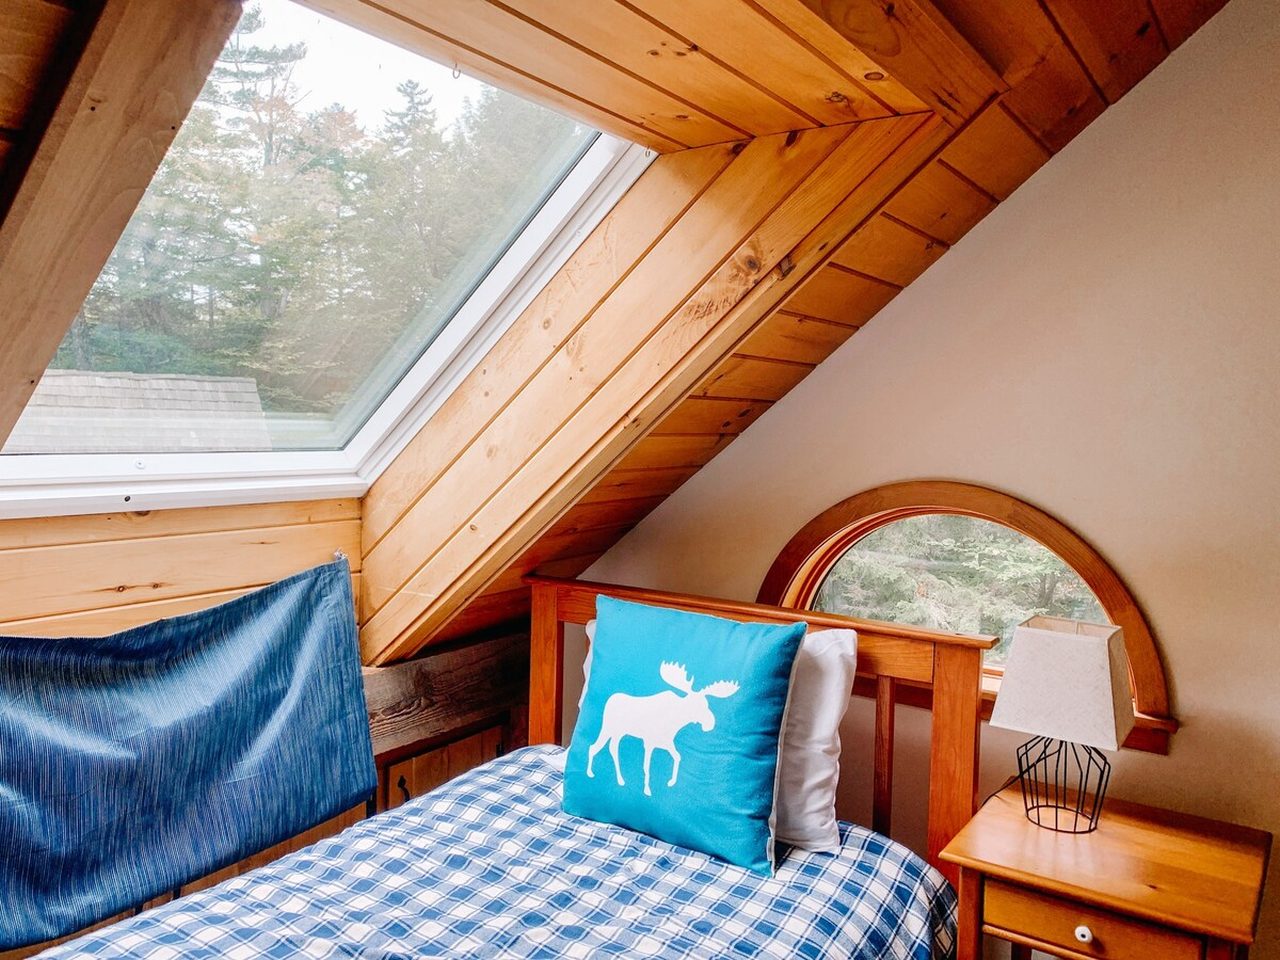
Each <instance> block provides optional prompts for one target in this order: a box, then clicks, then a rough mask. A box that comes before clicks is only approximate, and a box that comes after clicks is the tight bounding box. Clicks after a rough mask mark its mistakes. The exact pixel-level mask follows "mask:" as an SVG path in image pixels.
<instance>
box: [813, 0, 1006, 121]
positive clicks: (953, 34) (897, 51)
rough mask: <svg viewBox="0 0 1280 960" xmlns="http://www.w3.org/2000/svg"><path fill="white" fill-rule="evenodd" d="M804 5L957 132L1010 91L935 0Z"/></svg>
mask: <svg viewBox="0 0 1280 960" xmlns="http://www.w3.org/2000/svg"><path fill="white" fill-rule="evenodd" d="M804 2H805V4H806V5H807V6H808V7H809V9H810V10H812V11H813V12H814V13H815V14H817V15H818V16H820V17H821V18H822V19H823V20H825V21H826V22H827V23H829V24H830V25H831V26H832V27H833V28H834V29H835V31H836V32H837V33H839V34H840V35H841V36H842V37H844V38H845V39H847V40H848V41H849V42H850V43H852V44H853V45H854V46H855V47H857V48H858V49H859V50H861V51H862V52H863V53H864V54H866V55H867V56H868V57H870V58H871V60H873V61H874V62H875V63H877V64H880V65H881V66H882V68H883V69H884V71H885V72H886V73H887V74H889V75H890V76H893V77H895V78H896V79H897V80H898V81H899V82H901V83H903V84H904V85H905V86H906V87H907V88H908V89H909V90H911V91H912V92H913V93H915V94H916V96H918V97H919V98H920V99H922V100H923V101H924V102H925V103H926V104H928V106H929V107H930V109H932V110H935V111H937V113H938V114H939V115H940V116H941V117H942V118H943V119H944V120H945V121H946V122H947V123H949V124H951V125H952V126H953V127H959V126H962V125H963V124H964V122H965V121H966V120H967V119H968V118H969V117H971V116H973V115H974V114H975V113H977V112H978V111H979V110H980V109H981V108H982V107H983V106H984V105H985V104H986V103H987V102H988V101H990V100H991V99H992V98H993V97H995V96H997V95H999V94H1000V93H1003V92H1004V91H1005V90H1007V89H1008V87H1007V85H1006V83H1005V82H1004V80H1002V79H1001V77H1000V75H999V74H998V73H997V71H996V70H993V69H992V65H991V64H990V63H988V61H987V60H985V59H984V58H983V57H982V55H981V54H980V53H979V52H978V51H976V50H975V49H974V48H973V47H972V46H971V45H970V44H969V42H968V41H967V40H966V39H965V37H964V36H962V35H961V33H960V32H959V31H957V30H956V29H955V27H953V26H952V24H951V22H950V21H949V20H948V19H947V17H946V16H944V15H943V14H942V13H940V12H939V11H938V10H937V9H936V8H935V7H934V5H933V3H932V0H897V2H895V3H889V4H883V3H868V2H866V0H804Z"/></svg>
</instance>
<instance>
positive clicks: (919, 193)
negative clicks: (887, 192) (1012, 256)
mask: <svg viewBox="0 0 1280 960" xmlns="http://www.w3.org/2000/svg"><path fill="white" fill-rule="evenodd" d="M995 207H996V201H995V199H994V198H992V197H991V196H989V195H987V194H986V193H984V192H982V191H981V190H980V189H978V188H977V187H976V186H975V185H974V184H972V183H970V182H969V181H968V180H967V179H966V178H965V177H964V176H963V175H961V174H959V173H958V172H956V171H955V170H953V169H952V168H950V167H949V166H947V164H946V163H945V162H943V161H940V160H935V161H934V162H933V163H931V164H929V165H928V166H927V167H925V168H924V169H923V170H921V171H920V172H919V173H918V174H916V176H914V177H913V178H912V179H911V182H910V183H908V184H907V185H906V186H904V187H903V188H902V190H901V191H899V192H898V194H897V196H895V197H894V198H893V199H892V200H890V201H889V203H888V204H886V205H885V212H886V213H888V214H889V215H890V216H892V217H894V218H895V219H897V220H901V221H902V222H903V223H906V224H909V225H910V226H912V227H915V228H916V229H917V230H919V231H920V232H922V233H924V234H927V235H928V236H931V237H937V238H938V239H939V240H942V241H943V242H944V243H948V244H952V243H955V242H956V241H957V240H959V239H960V238H961V237H963V236H964V235H965V234H966V233H968V232H969V231H970V230H971V229H972V228H973V226H974V225H975V224H976V223H977V222H978V221H979V220H981V219H982V218H983V217H985V216H986V215H987V214H988V213H990V212H991V211H992V210H994V209H995Z"/></svg>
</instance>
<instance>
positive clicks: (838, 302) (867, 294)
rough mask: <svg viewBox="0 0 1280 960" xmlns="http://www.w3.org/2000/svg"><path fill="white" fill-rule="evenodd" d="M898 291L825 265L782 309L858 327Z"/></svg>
mask: <svg viewBox="0 0 1280 960" xmlns="http://www.w3.org/2000/svg"><path fill="white" fill-rule="evenodd" d="M911 182H912V183H914V182H915V181H914V180H913V181H911ZM909 187H910V184H909V185H908V188H909ZM904 189H905V188H904ZM900 289H901V288H900V287H898V286H897V285H896V284H891V283H887V282H885V281H883V280H878V279H876V278H875V277H871V276H863V275H860V274H858V273H856V272H854V271H851V270H849V269H847V268H844V267H841V266H839V265H836V264H828V265H827V266H825V267H823V268H822V269H821V270H819V271H818V272H817V273H816V274H815V275H814V276H813V277H810V278H809V279H808V280H806V281H805V283H804V285H803V286H802V287H800V289H799V290H797V291H796V292H795V293H794V294H792V295H791V297H790V298H788V300H787V302H786V304H785V305H784V306H783V309H784V310H786V311H788V312H790V313H796V314H800V315H801V316H805V317H817V318H818V319H820V320H830V321H831V322H833V323H842V324H845V325H846V326H851V327H860V326H862V324H864V323H866V322H867V321H868V320H870V319H871V318H872V317H874V316H875V315H876V314H877V313H879V312H880V308H881V307H883V306H884V305H885V304H886V303H888V302H889V301H890V300H892V299H893V298H894V297H896V296H897V295H898V292H899V290H900Z"/></svg>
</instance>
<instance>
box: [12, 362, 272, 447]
mask: <svg viewBox="0 0 1280 960" xmlns="http://www.w3.org/2000/svg"><path fill="white" fill-rule="evenodd" d="M270 449H271V436H270V434H269V433H268V432H267V422H266V418H265V416H264V414H263V411H262V400H261V399H260V398H259V396H258V385H257V383H256V382H254V381H253V380H252V379H250V378H248V377H198V376H184V375H176V374H150V375H148V374H138V373H93V372H87V371H83V370H49V371H47V372H46V373H45V375H44V377H43V378H42V379H41V381H40V383H39V385H38V386H37V387H36V391H35V393H34V394H33V395H32V397H31V402H30V403H29V404H27V408H26V411H25V412H24V413H23V414H22V417H21V418H20V419H19V420H18V424H17V426H16V427H15V428H14V430H13V434H12V435H11V436H10V437H9V442H8V443H6V444H5V446H4V453H6V454H15V453H115V452H120V451H127V452H129V453H172V452H175V451H226V450H270Z"/></svg>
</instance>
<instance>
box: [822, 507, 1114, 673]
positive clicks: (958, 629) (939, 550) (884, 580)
mask: <svg viewBox="0 0 1280 960" xmlns="http://www.w3.org/2000/svg"><path fill="white" fill-rule="evenodd" d="M812 606H813V608H814V609H816V610H822V611H825V612H827V613H840V614H844V615H845V616H850V617H862V618H864V619H868V620H888V621H891V622H894V623H909V624H913V625H915V626H920V627H932V628H935V629H939V630H948V631H952V632H955V633H979V634H985V635H991V634H995V635H997V636H999V637H1000V638H1001V639H1000V643H999V644H998V645H997V646H996V647H994V648H992V649H991V650H990V651H988V652H987V657H986V663H987V666H988V667H991V668H999V667H1001V666H1003V664H1004V661H1005V658H1006V657H1007V655H1008V651H1009V641H1010V639H1011V638H1012V636H1013V629H1014V627H1016V626H1017V625H1018V624H1019V623H1021V622H1022V621H1023V620H1025V619H1027V618H1028V617H1030V616H1033V615H1035V614H1049V615H1052V616H1057V617H1069V618H1071V619H1073V620H1089V621H1093V622H1097V623H1105V622H1107V615H1106V613H1105V612H1104V611H1103V609H1102V605H1101V604H1100V603H1099V602H1098V598H1097V597H1096V596H1094V594H1093V591H1091V590H1090V589H1089V588H1088V586H1086V585H1085V582H1084V581H1083V580H1082V579H1081V578H1080V575H1079V574H1077V573H1076V572H1075V571H1074V570H1072V569H1071V567H1070V566H1068V565H1067V564H1066V563H1065V562H1064V561H1063V560H1062V558H1060V557H1059V556H1058V555H1057V554H1055V553H1054V552H1053V551H1051V550H1049V549H1047V548H1046V547H1044V546H1042V545H1041V544H1039V543H1037V542H1036V541H1035V540H1032V539H1031V538H1030V537H1028V536H1025V535H1023V534H1021V533H1018V532H1017V531H1016V530H1011V529H1010V528H1009V527H1006V526H1004V525H1002V524H999V523H994V522H992V521H990V520H982V519H978V518H976V517H967V516H959V515H956V514H946V513H928V514H921V515H917V516H913V517H907V518H905V519H902V520H895V521H893V522H891V523H887V524H885V525H884V526H882V527H878V528H877V529H875V530H873V531H871V532H870V533H868V534H867V535H866V536H864V537H862V538H861V539H859V540H858V541H857V542H856V543H854V544H853V545H852V546H850V547H849V548H848V549H847V550H846V551H845V552H844V553H843V554H842V555H841V556H840V558H839V559H837V560H836V561H835V563H834V564H833V565H832V566H831V569H830V570H829V571H828V572H827V575H826V576H825V577H824V578H823V579H822V582H821V584H820V585H819V587H818V590H817V592H816V594H815V595H814V598H813V603H812Z"/></svg>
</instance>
